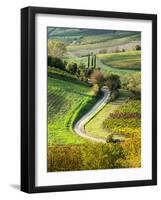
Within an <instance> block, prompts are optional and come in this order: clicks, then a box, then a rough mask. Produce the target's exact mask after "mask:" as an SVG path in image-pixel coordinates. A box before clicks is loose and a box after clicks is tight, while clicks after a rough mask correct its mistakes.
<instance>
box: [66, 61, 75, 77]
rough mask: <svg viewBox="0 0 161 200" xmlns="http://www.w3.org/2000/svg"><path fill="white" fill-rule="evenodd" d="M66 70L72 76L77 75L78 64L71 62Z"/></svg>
mask: <svg viewBox="0 0 161 200" xmlns="http://www.w3.org/2000/svg"><path fill="white" fill-rule="evenodd" d="M66 70H67V71H68V72H70V73H71V74H75V73H76V72H77V63H74V62H71V63H68V64H67V65H66Z"/></svg>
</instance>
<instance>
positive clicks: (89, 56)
mask: <svg viewBox="0 0 161 200" xmlns="http://www.w3.org/2000/svg"><path fill="white" fill-rule="evenodd" d="M89 67H90V55H88V68H89Z"/></svg>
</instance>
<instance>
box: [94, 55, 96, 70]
mask: <svg viewBox="0 0 161 200" xmlns="http://www.w3.org/2000/svg"><path fill="white" fill-rule="evenodd" d="M94 68H96V55H94Z"/></svg>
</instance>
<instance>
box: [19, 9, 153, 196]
mask: <svg viewBox="0 0 161 200" xmlns="http://www.w3.org/2000/svg"><path fill="white" fill-rule="evenodd" d="M38 13H41V14H60V15H72V16H90V17H108V18H124V19H138V20H151V21H152V179H150V180H139V181H121V182H105V183H88V184H73V185H59V186H41V187H37V186H35V170H36V169H35V16H36V14H38ZM148 185H157V15H155V14H141V13H124V12H111V11H98V10H77V9H65V8H47V7H25V8H22V9H21V191H24V192H27V193H38V192H58V191H69V190H85V189H104V188H117V187H132V186H148Z"/></svg>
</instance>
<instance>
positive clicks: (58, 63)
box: [48, 56, 65, 70]
mask: <svg viewBox="0 0 161 200" xmlns="http://www.w3.org/2000/svg"><path fill="white" fill-rule="evenodd" d="M48 66H50V67H55V68H59V69H62V70H64V69H65V66H64V63H63V61H62V60H61V59H60V58H56V57H51V56H48Z"/></svg>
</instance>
